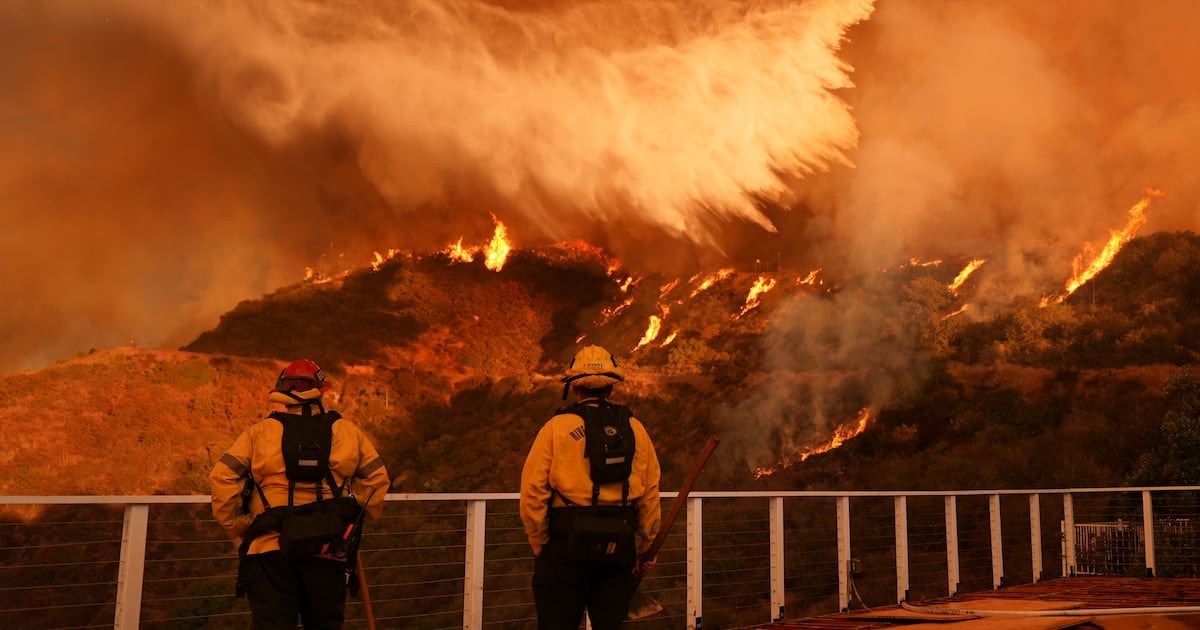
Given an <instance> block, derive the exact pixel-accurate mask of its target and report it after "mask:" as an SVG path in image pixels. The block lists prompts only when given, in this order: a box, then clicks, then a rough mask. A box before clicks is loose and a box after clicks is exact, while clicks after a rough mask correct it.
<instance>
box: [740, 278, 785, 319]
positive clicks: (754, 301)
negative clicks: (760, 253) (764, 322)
mask: <svg viewBox="0 0 1200 630" xmlns="http://www.w3.org/2000/svg"><path fill="white" fill-rule="evenodd" d="M775 284H776V280H775V279H774V278H767V277H766V276H759V277H758V279H757V280H755V281H754V286H752V287H750V293H749V294H748V295H746V303H745V305H743V306H742V310H741V312H740V313H738V314H737V315H734V316H733V318H734V319H738V318H740V317H742V316H743V315H745V314H746V313H749V312H750V311H752V310H754V309H755V308H758V305H759V304H760V303H761V302H760V298H761V297H762V296H763V295H765V294H766V293H767V292H768V291H770V290H771V289H774V288H775Z"/></svg>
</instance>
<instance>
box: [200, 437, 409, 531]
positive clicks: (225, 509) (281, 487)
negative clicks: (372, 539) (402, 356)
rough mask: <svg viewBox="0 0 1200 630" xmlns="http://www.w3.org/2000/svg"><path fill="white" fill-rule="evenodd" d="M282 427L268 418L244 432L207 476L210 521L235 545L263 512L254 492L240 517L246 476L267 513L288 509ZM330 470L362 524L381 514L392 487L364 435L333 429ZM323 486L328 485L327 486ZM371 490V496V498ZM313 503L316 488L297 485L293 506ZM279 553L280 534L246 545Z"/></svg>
mask: <svg viewBox="0 0 1200 630" xmlns="http://www.w3.org/2000/svg"><path fill="white" fill-rule="evenodd" d="M282 441H283V423H282V422H280V421H279V420H276V419H274V418H267V419H265V420H262V421H261V422H258V423H257V424H255V425H254V426H251V427H250V428H249V429H246V430H245V431H244V432H243V433H242V434H241V435H240V436H238V438H237V440H236V441H234V443H233V446H231V447H229V450H228V451H226V452H225V454H223V455H221V459H220V460H219V461H218V462H217V464H216V466H213V469H212V472H211V473H210V474H209V482H210V483H211V485H212V511H213V516H214V517H215V518H216V520H217V522H218V523H220V524H221V527H223V528H225V531H226V532H228V533H229V536H230V537H231V538H233V539H235V540H238V539H240V538H241V536H242V533H243V532H245V531H246V528H248V527H249V526H250V523H251V522H252V521H253V520H254V518H255V517H256V516H258V515H259V514H261V513H262V512H263V511H264V509H265V508H264V507H263V504H262V499H261V497H259V495H258V493H257V492H255V493H254V495H253V496H252V497H251V500H250V512H249V513H248V514H240V511H241V507H242V497H241V491H242V487H243V485H244V484H245V481H246V475H247V474H248V473H249V474H253V475H254V480H255V483H257V484H258V485H259V486H260V487H261V488H262V491H263V493H264V494H265V495H266V497H267V502H269V503H270V504H271V507H279V506H285V505H287V504H288V479H287V474H286V466H285V464H284V461H283V453H282V452H281V445H282ZM329 468H330V471H331V472H332V473H333V478H334V480H335V481H336V482H337V484H338V486H341V485H342V484H343V483H344V482H345V480H346V479H350V480H351V482H350V485H349V486H348V487H349V488H350V489H352V490H353V491H354V495H355V497H356V498H357V499H358V502H359V503H360V504H362V503H363V502H364V501H366V500H367V497H368V496H369V497H370V502H369V503H367V504H365V505H363V508H364V510H365V514H364V517H363V518H364V520H365V521H373V520H375V519H377V518H379V515H380V514H381V513H382V512H383V500H384V496H385V495H386V494H387V491H388V488H390V487H391V482H390V481H389V480H388V475H387V469H386V468H385V467H384V465H383V460H382V459H380V457H379V453H378V452H377V451H376V450H375V447H374V446H373V445H372V444H371V441H370V440H369V439H368V438H367V436H366V434H364V433H363V432H362V430H360V429H359V428H358V427H357V426H355V425H354V424H352V423H351V422H349V421H347V420H336V421H335V422H334V423H333V443H332V446H331V448H330V452H329ZM325 485H326V486H327V485H328V484H325ZM372 490H374V491H375V492H374V494H372V492H371V491H372ZM322 496H323V497H325V498H329V497H330V496H331V494H330V490H329V488H327V487H323V489H322ZM316 499H317V495H316V484H311V483H297V484H296V490H295V499H294V503H295V505H303V504H305V503H311V502H313V501H315V500H316ZM277 549H279V534H278V533H276V532H267V533H266V534H264V535H262V536H259V537H257V538H255V539H254V541H253V542H251V543H250V550H249V553H252V554H255V553H265V552H267V551H274V550H277Z"/></svg>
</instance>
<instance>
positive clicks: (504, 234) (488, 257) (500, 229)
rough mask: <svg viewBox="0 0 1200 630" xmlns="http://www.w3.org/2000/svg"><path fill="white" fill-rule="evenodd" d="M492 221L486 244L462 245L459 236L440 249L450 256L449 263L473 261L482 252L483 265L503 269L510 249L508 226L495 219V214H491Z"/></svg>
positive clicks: (496, 269)
mask: <svg viewBox="0 0 1200 630" xmlns="http://www.w3.org/2000/svg"><path fill="white" fill-rule="evenodd" d="M492 222H493V223H495V224H496V229H495V231H494V232H493V233H492V240H491V241H489V242H488V244H487V245H484V246H483V247H464V246H463V244H462V237H461V236H460V237H459V238H458V241H457V242H455V243H454V244H452V245H450V246H449V247H447V248H446V249H444V250H442V253H443V254H445V255H446V256H448V257H449V258H450V264H454V263H459V262H462V263H469V262H473V261H474V260H475V255H476V254H478V253H480V252H482V253H483V256H484V259H483V264H484V266H485V267H487V268H488V269H491V270H492V271H500V270H501V269H503V268H504V263H505V262H506V261H507V260H508V254H509V252H511V251H512V244H511V243H509V241H508V228H507V227H505V225H504V223H502V222H501V221H500V220H499V219H497V218H496V215H492Z"/></svg>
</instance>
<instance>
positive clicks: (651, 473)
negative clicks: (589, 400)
mask: <svg viewBox="0 0 1200 630" xmlns="http://www.w3.org/2000/svg"><path fill="white" fill-rule="evenodd" d="M583 402H586V401H583ZM629 424H630V425H631V426H632V427H633V435H634V439H635V441H636V444H637V445H636V447H635V450H634V454H633V471H632V472H631V473H630V475H629V500H630V501H634V500H635V499H636V500H637V506H638V520H639V521H640V527H639V531H638V552H639V553H641V552H644V551H646V549H648V548H649V547H650V542H651V541H652V540H654V537H655V536H656V535H657V534H658V528H659V526H660V524H661V520H662V509H661V506H660V503H659V496H658V492H659V490H658V483H659V477H660V475H661V471H660V469H659V466H658V455H657V454H656V453H655V452H654V444H653V443H652V442H651V441H650V435H649V434H648V433H646V428H645V427H644V426H642V423H641V421H639V420H638V419H637V418H630V419H629ZM585 454H586V447H585V440H584V430H583V418H582V417H580V416H579V415H577V414H573V413H563V414H558V415H556V416H554V417H553V418H550V420H549V421H547V422H546V424H545V425H543V426H542V429H541V430H540V431H538V434H537V437H536V438H535V439H534V441H533V447H532V448H530V449H529V455H528V457H527V458H526V459H525V467H524V469H523V470H522V471H521V505H520V512H521V521H522V523H524V525H525V534H526V535H527V536H528V537H529V544H530V545H532V546H533V548H534V550H535V551H540V549H541V548H542V545H544V544H546V541H547V540H549V539H550V533H549V506H550V502H551V501H552V500H553V501H554V506H555V507H559V506H562V505H564V504H563V503H562V500H561V499H559V498H558V497H554V496H553V493H552V491H551V488H554V489H555V490H557V491H558V493H559V494H561V495H562V496H564V497H566V498H567V500H569V501H570V502H571V503H573V504H576V505H591V503H592V477H591V468H590V467H589V464H588V460H587V458H586V457H585ZM621 485H622V484H621V483H610V484H605V485H602V486H600V503H601V504H607V505H620V504H621Z"/></svg>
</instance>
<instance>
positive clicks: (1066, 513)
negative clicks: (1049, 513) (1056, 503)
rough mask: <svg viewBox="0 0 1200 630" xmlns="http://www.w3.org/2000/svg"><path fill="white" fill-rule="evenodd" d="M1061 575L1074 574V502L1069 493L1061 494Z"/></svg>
mask: <svg viewBox="0 0 1200 630" xmlns="http://www.w3.org/2000/svg"><path fill="white" fill-rule="evenodd" d="M1062 540H1063V543H1062V544H1063V550H1062V551H1063V553H1062V558H1063V576H1064V577H1066V576H1073V575H1075V502H1074V500H1073V499H1072V498H1071V493H1070V492H1067V493H1065V494H1063V532H1062Z"/></svg>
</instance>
